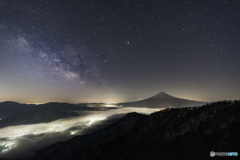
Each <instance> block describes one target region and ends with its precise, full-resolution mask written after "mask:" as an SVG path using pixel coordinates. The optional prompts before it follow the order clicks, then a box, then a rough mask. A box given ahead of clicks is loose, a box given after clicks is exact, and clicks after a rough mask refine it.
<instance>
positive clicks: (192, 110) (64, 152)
mask: <svg viewBox="0 0 240 160" xmlns="http://www.w3.org/2000/svg"><path fill="white" fill-rule="evenodd" d="M239 114H240V101H234V102H229V101H222V102H216V103H211V104H206V105H204V106H202V107H187V108H171V109H165V110H162V111H159V112H155V113H153V114H151V115H149V116H147V115H142V114H138V113H129V114H127V115H126V116H124V117H123V118H122V119H121V120H119V121H118V122H116V123H114V124H112V125H110V126H109V127H107V128H105V129H103V130H101V131H99V132H96V133H94V134H90V135H83V136H76V137H74V138H72V139H70V140H68V141H66V142H59V143H56V144H53V145H51V146H49V147H48V148H46V149H44V150H42V151H39V152H38V153H37V155H36V156H35V157H34V158H33V159H34V160H42V159H44V160H63V159H68V160H74V159H83V160H86V159H88V160H89V159H109V160H113V159H116V160H123V159H142V160H146V159H161V160H169V159H174V160H180V159H181V160H193V159H194V160H202V159H212V157H210V151H215V152H239V151H240V145H239V143H240V139H239V135H240V116H239ZM214 158H215V159H218V158H220V159H221V158H226V157H214ZM228 158H230V157H228ZM232 158H233V157H232Z"/></svg>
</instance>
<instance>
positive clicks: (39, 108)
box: [0, 102, 98, 128]
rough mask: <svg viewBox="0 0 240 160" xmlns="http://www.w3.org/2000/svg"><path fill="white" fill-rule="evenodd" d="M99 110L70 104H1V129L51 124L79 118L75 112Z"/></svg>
mask: <svg viewBox="0 0 240 160" xmlns="http://www.w3.org/2000/svg"><path fill="white" fill-rule="evenodd" d="M97 110H98V109H97V108H94V107H86V106H82V105H81V106H79V105H75V104H68V103H46V104H41V105H34V104H20V103H16V102H2V103H0V128H3V127H7V126H13V125H23V124H34V123H44V122H51V121H54V120H57V119H61V118H67V117H71V116H79V115H81V113H79V112H78V113H76V112H75V111H97Z"/></svg>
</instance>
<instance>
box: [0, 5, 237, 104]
mask: <svg viewBox="0 0 240 160" xmlns="http://www.w3.org/2000/svg"><path fill="white" fill-rule="evenodd" d="M239 16H240V13H239V1H238V0H231V1H226V0H219V1H214V0H210V1H201V0H196V1H186V0H170V1H157V0H148V1H147V0H140V1H129V0H119V1H115V0H91V1H87V0H80V1H77V0H72V1H54V0H49V1H46V0H40V1H33V0H22V1H8V0H2V1H1V2H0V35H1V37H0V39H1V41H0V78H1V81H0V90H1V92H0V97H1V99H0V101H6V100H13V101H18V102H20V101H22V102H27V101H29V102H30V101H31V102H33V103H40V102H49V101H67V102H123V101H134V100H139V99H143V98H146V97H150V96H152V95H154V94H156V93H158V92H160V91H163V92H166V93H169V94H171V95H175V96H177V97H181V98H188V99H195V100H202V101H216V100H222V99H232V100H233V99H237V98H238V97H239V96H240V92H239V89H240V74H239V70H240V63H239V62H240V56H239V55H240V53H239V51H240V45H239V44H240V31H239V28H240V27H239V19H240V17H239Z"/></svg>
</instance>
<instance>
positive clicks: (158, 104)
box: [118, 92, 207, 108]
mask: <svg viewBox="0 0 240 160" xmlns="http://www.w3.org/2000/svg"><path fill="white" fill-rule="evenodd" d="M206 103H207V102H200V101H194V100H187V99H182V98H177V97H174V96H171V95H169V94H167V93H164V92H159V93H158V94H156V95H154V96H152V97H150V98H147V99H144V100H140V101H136V102H126V103H119V104H118V105H120V106H122V107H144V108H181V107H186V106H187V107H191V106H201V105H204V104H206Z"/></svg>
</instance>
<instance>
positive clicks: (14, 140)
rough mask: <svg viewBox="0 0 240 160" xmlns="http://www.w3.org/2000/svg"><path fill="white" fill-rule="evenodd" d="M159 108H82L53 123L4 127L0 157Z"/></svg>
mask: <svg viewBox="0 0 240 160" xmlns="http://www.w3.org/2000/svg"><path fill="white" fill-rule="evenodd" d="M159 110H161V109H153V108H133V107H128V108H117V109H107V110H105V111H81V115H83V114H84V116H79V117H69V118H64V119H59V120H56V121H53V122H50V123H39V124H31V125H19V126H9V127H5V128H1V129H0V158H3V157H13V156H15V157H18V158H21V157H25V156H27V157H28V156H32V155H34V152H35V151H36V150H39V149H42V148H45V147H47V146H49V145H51V144H53V143H55V142H58V141H66V140H68V139H70V138H71V137H73V136H76V135H83V134H87V133H92V132H94V131H96V130H98V129H102V128H104V127H105V126H107V125H109V124H111V123H113V122H115V121H116V120H117V119H119V118H121V117H122V116H124V115H125V114H127V113H129V112H138V113H143V114H150V113H152V112H156V111H159Z"/></svg>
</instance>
